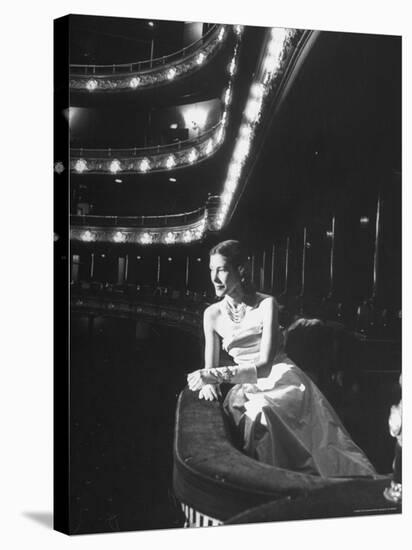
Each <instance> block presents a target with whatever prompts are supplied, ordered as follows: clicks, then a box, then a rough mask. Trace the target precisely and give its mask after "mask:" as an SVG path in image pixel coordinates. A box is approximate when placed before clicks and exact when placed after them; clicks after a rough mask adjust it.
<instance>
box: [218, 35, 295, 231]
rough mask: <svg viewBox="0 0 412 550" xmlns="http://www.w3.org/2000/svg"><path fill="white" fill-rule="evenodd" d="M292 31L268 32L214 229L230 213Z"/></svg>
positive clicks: (220, 224)
mask: <svg viewBox="0 0 412 550" xmlns="http://www.w3.org/2000/svg"><path fill="white" fill-rule="evenodd" d="M290 33H291V31H290V30H288V29H279V28H274V29H272V30H271V36H270V40H269V42H268V44H267V47H266V52H265V57H264V61H263V66H262V69H261V71H260V73H261V74H260V75H259V77H258V78H257V79H256V80H255V82H253V84H252V85H251V87H250V92H249V98H248V100H247V103H246V106H245V109H244V112H243V122H242V124H241V126H240V128H239V133H238V138H237V140H236V145H235V147H234V150H233V155H232V160H231V162H230V164H229V168H228V172H227V178H226V181H225V184H224V186H223V192H222V194H221V196H220V206H219V208H218V211H217V213H216V217H215V222H214V224H215V228H216V229H220V228H221V227H222V226H223V224H224V222H225V218H226V215H227V213H228V211H229V208H230V204H231V202H232V199H233V195H234V193H235V191H236V188H237V185H238V182H239V180H240V176H241V173H242V168H243V166H244V164H245V162H246V160H247V158H248V155H249V151H250V146H251V143H252V138H253V135H254V130H255V126H256V125H257V123H258V122H259V119H260V115H261V111H262V106H263V102H264V99H265V96H266V95H267V93H268V91H269V84H270V81H271V80H272V79H273V77H274V76H275V74H276V73H277V71H278V70H279V68H280V66H281V63H282V58H283V54H284V51H285V47H286V42H287V40H288V38H289V36H290ZM235 66H236V65H235V57H233V59H232V63H231V66H230V72H231V74H232V70H233V72H234V70H235ZM228 92H229V90H227V91H226V94H225V99H224V102H225V103H227V102H228V101H229V98H230V95H229V93H228Z"/></svg>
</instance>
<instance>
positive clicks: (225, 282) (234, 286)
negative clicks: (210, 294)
mask: <svg viewBox="0 0 412 550" xmlns="http://www.w3.org/2000/svg"><path fill="white" fill-rule="evenodd" d="M209 267H210V278H211V280H212V283H213V286H214V287H215V292H216V296H218V297H219V298H221V297H223V296H226V295H228V296H233V295H235V294H238V292H239V290H241V282H240V275H239V271H238V270H237V268H236V267H234V266H233V265H232V264H231V263H230V261H229V260H228V259H227V258H225V256H221V255H220V254H213V255H212V256H210V264H209Z"/></svg>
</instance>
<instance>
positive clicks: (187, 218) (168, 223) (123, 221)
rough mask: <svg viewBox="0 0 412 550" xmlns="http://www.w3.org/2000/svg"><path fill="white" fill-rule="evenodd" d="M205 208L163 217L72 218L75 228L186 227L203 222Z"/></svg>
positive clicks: (87, 216)
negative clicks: (80, 226)
mask: <svg viewBox="0 0 412 550" xmlns="http://www.w3.org/2000/svg"><path fill="white" fill-rule="evenodd" d="M204 211H205V209H204V207H201V208H197V209H196V210H191V211H190V212H183V213H180V214H166V215H163V216H89V215H86V216H70V223H71V225H73V226H76V225H77V226H79V225H82V226H92V227H139V228H140V227H147V228H150V227H152V228H153V227H172V226H185V225H187V224H192V223H195V222H198V221H199V220H201V219H202V218H203V216H204Z"/></svg>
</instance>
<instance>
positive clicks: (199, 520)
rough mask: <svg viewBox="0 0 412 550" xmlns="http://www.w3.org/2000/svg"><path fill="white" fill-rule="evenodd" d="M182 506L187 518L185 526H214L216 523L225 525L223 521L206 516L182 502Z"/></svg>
mask: <svg viewBox="0 0 412 550" xmlns="http://www.w3.org/2000/svg"><path fill="white" fill-rule="evenodd" d="M181 506H182V510H183V513H184V515H185V518H186V521H185V524H184V526H183V527H214V526H216V525H223V521H220V520H219V519H214V518H211V517H209V516H206V515H205V514H202V513H201V512H198V511H197V510H195V509H194V508H191V507H190V506H188V505H187V504H183V503H181Z"/></svg>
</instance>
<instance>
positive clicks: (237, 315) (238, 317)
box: [224, 299, 246, 324]
mask: <svg viewBox="0 0 412 550" xmlns="http://www.w3.org/2000/svg"><path fill="white" fill-rule="evenodd" d="M224 303H225V309H226V313H227V314H228V316H229V319H230V320H231V321H232V322H233V323H235V324H239V323H241V322H242V321H243V319H244V317H245V315H246V304H245V303H244V302H242V303H241V304H240V305H239V306H238V307H236V306H234V305H233V304H231V303H230V302H229V300H227V299H225V300H224Z"/></svg>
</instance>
